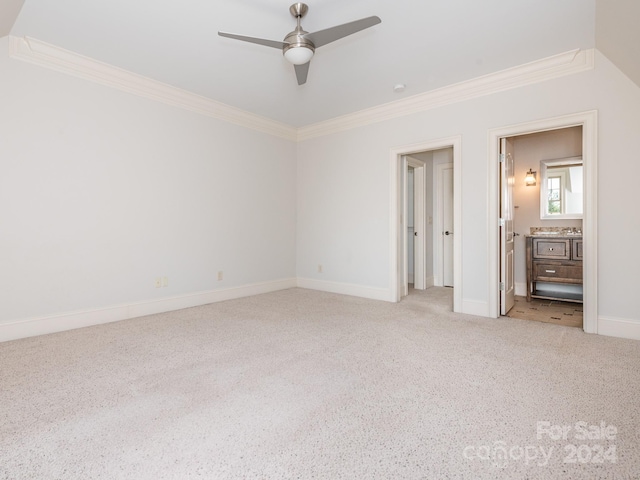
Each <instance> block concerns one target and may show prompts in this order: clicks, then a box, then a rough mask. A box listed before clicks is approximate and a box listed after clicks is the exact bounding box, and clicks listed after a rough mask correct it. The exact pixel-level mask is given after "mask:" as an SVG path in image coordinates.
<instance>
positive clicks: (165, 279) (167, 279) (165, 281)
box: [162, 277, 169, 287]
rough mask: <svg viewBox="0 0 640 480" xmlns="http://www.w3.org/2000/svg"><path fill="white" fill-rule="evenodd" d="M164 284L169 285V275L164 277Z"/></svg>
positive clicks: (164, 285)
mask: <svg viewBox="0 0 640 480" xmlns="http://www.w3.org/2000/svg"><path fill="white" fill-rule="evenodd" d="M162 286H163V287H168V286H169V277H162Z"/></svg>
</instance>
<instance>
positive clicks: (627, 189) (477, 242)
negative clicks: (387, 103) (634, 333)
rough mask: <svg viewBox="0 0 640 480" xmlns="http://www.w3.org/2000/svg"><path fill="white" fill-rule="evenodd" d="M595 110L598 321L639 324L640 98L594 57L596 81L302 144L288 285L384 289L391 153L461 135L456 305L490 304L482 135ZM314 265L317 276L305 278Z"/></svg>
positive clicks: (554, 83) (557, 85)
mask: <svg viewBox="0 0 640 480" xmlns="http://www.w3.org/2000/svg"><path fill="white" fill-rule="evenodd" d="M593 109H597V110H598V111H599V116H598V119H599V125H598V135H599V138H598V141H599V150H598V154H599V176H598V185H599V186H598V188H599V196H598V201H599V203H598V214H599V216H598V221H599V227H598V242H599V243H598V253H599V261H598V269H599V270H598V272H599V274H598V285H599V302H598V309H599V312H598V313H599V317H607V318H615V319H624V320H627V321H629V322H632V323H634V324H635V325H637V324H638V323H640V316H639V314H638V309H637V302H636V300H635V296H636V295H637V293H636V290H637V270H638V266H640V250H639V249H638V248H637V247H636V245H635V244H636V241H635V238H636V236H637V235H638V234H640V222H637V221H632V219H637V212H636V207H635V205H636V203H637V201H638V200H637V199H638V193H637V186H636V180H635V179H637V178H638V177H639V176H640V162H637V161H635V157H636V155H635V152H636V151H637V132H638V131H640V116H639V115H638V112H639V111H640V88H638V86H637V85H635V84H634V83H633V82H631V81H630V80H629V79H628V78H627V77H626V76H624V75H623V74H622V73H621V72H620V71H619V70H618V69H617V68H616V67H615V66H614V65H613V64H611V63H610V62H609V61H608V60H607V59H606V58H605V57H604V56H602V55H600V54H599V53H598V52H596V66H595V69H594V70H590V71H587V72H583V73H578V74H574V75H570V76H565V77H562V78H557V79H554V80H549V81H545V82H541V83H537V84H532V85H528V86H526V87H521V88H517V89H512V90H508V91H504V92H501V93H497V94H493V95H489V96H485V97H479V98H474V99H471V100H467V101H463V102H460V103H454V104H449V105H446V106H442V107H439V108H434V109H432V110H428V111H424V112H421V113H416V114H412V115H408V116H405V117H400V118H395V119H392V120H387V121H383V122H379V123H374V124H370V125H367V126H362V127H359V128H354V129H350V130H346V131H342V132H339V133H335V134H331V135H327V136H324V137H318V138H312V139H309V140H306V141H304V142H301V143H300V144H299V146H298V230H297V238H298V245H297V246H298V254H297V259H298V261H297V271H298V277H302V278H318V277H319V276H320V275H322V276H323V279H324V280H325V281H327V282H334V283H336V284H338V283H342V282H344V283H348V284H355V285H359V286H361V287H362V288H361V290H366V289H367V288H371V289H373V290H376V291H379V290H380V289H387V290H390V289H391V285H390V278H389V269H390V262H391V255H390V254H389V238H390V231H389V229H390V225H389V219H390V201H391V197H390V194H391V192H390V189H391V185H390V175H391V172H390V169H389V156H390V151H391V149H393V148H398V147H399V146H404V145H411V144H417V143H420V142H426V141H430V140H435V139H439V138H445V137H451V136H454V135H458V134H461V135H462V149H461V150H462V219H461V220H462V232H461V235H462V240H461V241H462V281H461V283H462V285H461V288H462V300H463V304H465V302H466V303H469V304H474V305H475V306H476V307H478V308H479V307H480V306H482V305H484V306H485V308H486V311H488V305H489V303H490V302H493V301H496V300H495V299H490V298H489V294H488V286H487V281H488V277H489V269H493V268H497V267H496V266H494V265H488V260H487V258H488V255H487V249H488V240H487V237H488V228H489V226H488V225H487V215H488V210H487V208H488V207H487V204H488V197H489V192H488V190H487V185H488V176H487V175H488V174H487V160H486V156H487V149H488V146H487V138H488V130H489V129H492V128H497V127H502V126H508V125H514V124H518V123H524V122H530V121H533V120H539V119H545V118H551V117H556V116H561V115H565V114H569V113H576V112H584V111H589V110H593ZM614 164H615V168H612V167H613V166H614ZM620 171H623V172H625V175H624V176H621V175H619V172H620ZM353 179H356V181H353ZM620 225H624V228H625V235H623V236H621V235H619V231H620ZM491 228H493V227H491ZM319 262H322V263H323V264H324V265H325V272H324V273H323V274H318V273H317V272H316V271H315V268H314V266H315V265H316V264H317V263H319Z"/></svg>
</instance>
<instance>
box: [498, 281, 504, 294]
mask: <svg viewBox="0 0 640 480" xmlns="http://www.w3.org/2000/svg"><path fill="white" fill-rule="evenodd" d="M498 288H499V289H500V291H501V292H504V282H500V283H499V284H498Z"/></svg>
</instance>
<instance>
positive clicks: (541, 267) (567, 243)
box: [526, 235, 582, 303]
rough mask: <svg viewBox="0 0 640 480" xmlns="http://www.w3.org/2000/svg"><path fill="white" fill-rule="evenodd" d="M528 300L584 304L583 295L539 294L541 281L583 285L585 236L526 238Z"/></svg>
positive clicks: (540, 292) (532, 236)
mask: <svg viewBox="0 0 640 480" xmlns="http://www.w3.org/2000/svg"><path fill="white" fill-rule="evenodd" d="M526 258H527V301H528V302H530V301H531V299H532V298H546V299H553V300H563V301H566V302H580V303H582V293H565V292H562V293H561V292H553V291H546V290H545V291H539V290H538V289H537V283H538V282H545V283H558V284H565V285H582V237H581V236H580V237H579V236H575V235H571V236H560V235H544V236H543V235H529V236H527V251H526Z"/></svg>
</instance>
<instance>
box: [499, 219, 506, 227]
mask: <svg viewBox="0 0 640 480" xmlns="http://www.w3.org/2000/svg"><path fill="white" fill-rule="evenodd" d="M505 225H506V222H505V221H504V218H499V219H498V226H499V227H504V226H505Z"/></svg>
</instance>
